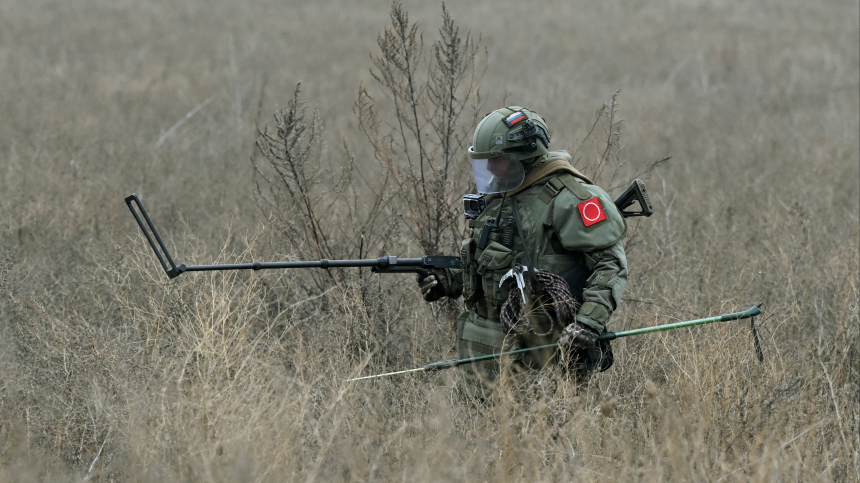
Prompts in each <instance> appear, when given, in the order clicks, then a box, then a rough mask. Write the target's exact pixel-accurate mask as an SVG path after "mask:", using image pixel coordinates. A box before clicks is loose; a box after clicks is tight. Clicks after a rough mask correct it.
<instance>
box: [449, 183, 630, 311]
mask: <svg viewBox="0 0 860 483" xmlns="http://www.w3.org/2000/svg"><path fill="white" fill-rule="evenodd" d="M514 196H515V197H516V201H517V203H516V204H517V207H518V213H519V221H520V223H521V229H522V233H523V236H524V237H525V240H523V239H522V238H520V234H519V230H517V228H516V226H515V218H514V215H513V209H512V208H513V202H512V199H511V198H510V197H509V198H507V199H505V200H504V205H503V204H502V201H503V200H502V197H501V196H497V197H495V198H493V199H492V200H490V201H489V202H488V206H487V208H486V209H485V210H484V212H483V213H481V215H480V216H479V217H478V218H477V219H474V220H469V227H470V228H471V236H470V237H469V238H467V239H466V240H464V241H463V244H462V246H461V250H460V256H461V258H462V261H463V298H464V301H465V303H466V307H467V308H468V309H469V310H471V311H473V312H475V313H476V314H477V315H479V316H480V317H483V318H486V319H489V320H492V321H498V320H499V313H500V310H501V307H502V305H503V304H504V303H505V301H506V300H507V298H508V293H509V291H510V290H511V289H513V290H516V285H514V284H512V283H511V282H506V283H505V284H503V285H502V286H501V287H500V286H499V282H500V280H501V278H502V276H503V275H504V274H505V273H506V272H507V271H508V270H510V269H511V268H512V267H514V265H516V264H520V265H528V262H527V260H528V258H529V257H526V256H525V250H526V248H528V250H529V251H530V252H529V254H530V258H531V261H532V263H534V265H535V267H536V268H539V269H544V270H548V271H550V272H552V273H556V274H559V275H561V276H562V278H564V279H565V280H566V281H567V282H568V285H569V286H570V289H571V293H572V294H573V295H574V297H577V298H580V300H581V297H582V292H583V289H584V288H585V286H586V281H587V279H588V277H589V276H590V274H591V272H590V270H589V269H588V267H587V265H586V259H585V256H584V255H583V253H587V252H591V251H595V250H599V249H603V248H606V247H609V246H611V245H613V244H615V243H616V242H618V241H619V240H621V239H622V238H623V237H624V235H625V234H626V232H627V224H626V222H625V221H624V218H623V217H622V216H621V214H620V213H619V212H618V210H617V209H616V208H615V205H614V204H613V203H612V199H611V198H610V197H609V195H608V194H607V193H606V192H605V191H603V190H602V189H601V188H599V187H597V186H595V185H593V184H589V183H586V182H585V181H584V180H581V179H578V178H577V177H576V176H574V175H573V174H571V173H569V172H563V173H558V174H555V175H551V176H549V177H547V178H544V179H543V180H541V181H539V182H537V183H535V184H534V185H532V186H530V187H528V188H526V189H524V190H522V191H520V192H518V193H516V194H515V195H514ZM594 198H597V200H598V202H599V204H600V206H601V207H602V208H603V211H604V213H605V216H606V219H605V220H602V221H600V222H597V223H595V224H592V225H591V226H585V222H584V221H583V219H582V214H581V212H580V210H579V208H578V205H580V204H581V203H583V202H585V201H587V200H591V199H594ZM500 209H501V211H502V213H501V217H500V223H499V229H498V230H497V231H494V232H491V233H490V234H489V237H488V242H487V244H486V246H485V247H484V248H483V249H481V248H478V242H479V239H480V236H481V232H482V229H483V227H484V224H486V223H487V222H490V221H491V220H495V219H496V216H497V214H498V212H499V210H500Z"/></svg>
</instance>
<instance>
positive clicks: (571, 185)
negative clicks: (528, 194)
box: [538, 173, 594, 204]
mask: <svg viewBox="0 0 860 483" xmlns="http://www.w3.org/2000/svg"><path fill="white" fill-rule="evenodd" d="M564 188H567V189H568V190H569V191H570V192H571V193H573V195H574V196H576V197H577V198H579V199H580V200H582V201H585V200H590V199H591V198H594V195H593V194H591V192H590V191H588V189H587V188H586V187H585V186H583V185H582V183H580V182H579V181H577V180H576V177H574V176H573V175H570V174H567V173H564V174H561V175H559V176H553V177H552V178H550V179H549V181H547V182H546V184H545V185H544V186H543V191H541V193H540V195H538V198H539V199H540V200H541V201H543V202H544V203H546V204H549V203H550V202H551V201H552V199H553V198H555V197H556V195H558V193H559V192H560V191H561V190H563V189H564Z"/></svg>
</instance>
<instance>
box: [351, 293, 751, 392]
mask: <svg viewBox="0 0 860 483" xmlns="http://www.w3.org/2000/svg"><path fill="white" fill-rule="evenodd" d="M760 314H761V310H759V308H758V307H751V308H749V309H748V310H744V311H743V312H735V313H732V314H723V315H717V316H715V317H708V318H706V319H696V320H688V321H685V322H676V323H674V324H665V325H658V326H655V327H643V328H641V329H633V330H625V331H622V332H606V333H603V334H601V335H600V336H599V337H597V340H615V339H620V338H622V337H630V336H631V335H640V334H650V333H651V332H661V331H664V330H675V329H681V328H684V327H692V326H694V325H705V324H712V323H714V322H728V321H730V320H741V319H748V318H750V317H755V316H756V315H760ZM551 347H558V344H547V345H540V346H536V347H528V348H525V349H517V350H513V351H507V352H500V353H498V354H488V355H485V356H478V357H470V358H468V359H454V360H450V361H441V362H432V363H430V364H427V365H426V366H424V367H416V368H415V369H406V370H404V371H396V372H386V373H385V374H375V375H373V376H363V377H354V378H352V379H347V380H346V382H350V381H360V380H362V379H375V378H378V377H386V376H393V375H395V374H406V373H408V372H433V371H439V370H442V369H450V368H452V367H457V366H462V365H464V364H471V363H473V362H481V361H490V360H493V359H498V358H500V357H502V356H512V355H515V354H522V353H523V352H530V351H536V350H540V349H549V348H551Z"/></svg>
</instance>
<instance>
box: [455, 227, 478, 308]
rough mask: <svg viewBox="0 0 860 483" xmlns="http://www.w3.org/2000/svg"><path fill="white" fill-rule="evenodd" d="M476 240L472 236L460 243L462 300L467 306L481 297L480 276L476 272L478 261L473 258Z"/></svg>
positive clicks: (471, 305) (472, 304)
mask: <svg viewBox="0 0 860 483" xmlns="http://www.w3.org/2000/svg"><path fill="white" fill-rule="evenodd" d="M477 244H478V243H477V242H476V241H475V240H474V239H473V238H467V239H465V240H463V243H462V244H461V245H460V260H461V261H462V263H463V301H464V302H465V303H466V306H467V307H473V306H474V302H475V301H476V300H478V299H479V298H480V297H481V294H482V291H481V278H480V277H479V276H478V274H477V270H478V263H477V261H476V260H475V258H474V255H475V247H476V246H477Z"/></svg>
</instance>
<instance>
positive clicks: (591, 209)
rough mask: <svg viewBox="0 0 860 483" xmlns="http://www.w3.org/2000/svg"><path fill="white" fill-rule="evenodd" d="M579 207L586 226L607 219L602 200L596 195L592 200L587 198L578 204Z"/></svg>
mask: <svg viewBox="0 0 860 483" xmlns="http://www.w3.org/2000/svg"><path fill="white" fill-rule="evenodd" d="M576 207H577V208H579V216H581V217H582V222H583V223H585V226H591V225H594V224H595V223H599V222H601V221H603V220H605V219H606V213H604V212H603V207H602V206H600V200H598V199H597V197H596V196H595V197H594V198H591V199H590V200H585V201H583V202H582V203H580V204H578V205H576Z"/></svg>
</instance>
